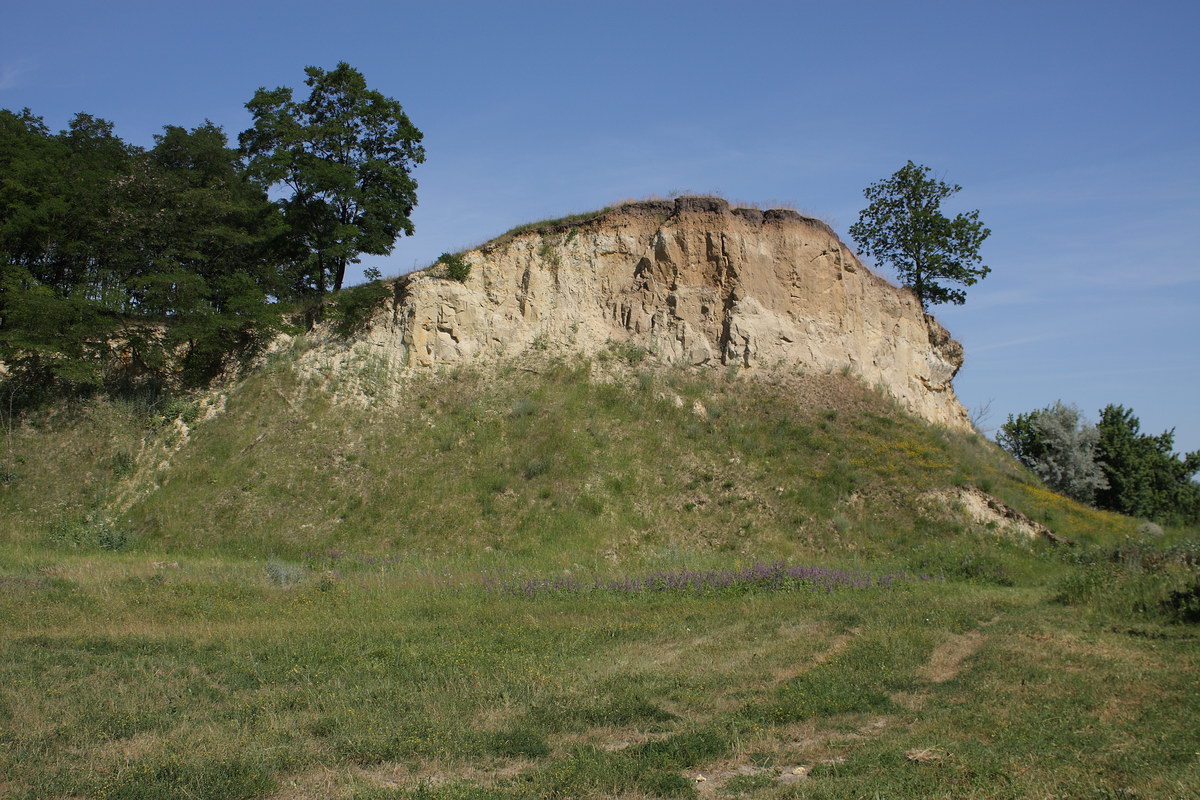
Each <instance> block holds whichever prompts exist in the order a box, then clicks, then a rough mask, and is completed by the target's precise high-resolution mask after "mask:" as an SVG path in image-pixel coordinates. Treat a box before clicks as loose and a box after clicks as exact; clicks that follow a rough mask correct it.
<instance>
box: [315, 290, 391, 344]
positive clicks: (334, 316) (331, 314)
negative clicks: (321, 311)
mask: <svg viewBox="0 0 1200 800" xmlns="http://www.w3.org/2000/svg"><path fill="white" fill-rule="evenodd" d="M391 293H392V290H391V288H390V287H388V286H386V285H384V284H383V283H381V282H379V281H373V282H371V283H364V284H360V285H358V286H351V287H350V288H349V289H342V290H341V291H340V292H338V293H337V294H335V295H334V296H333V299H332V300H330V302H329V305H328V307H327V309H326V311H325V317H326V319H328V320H329V321H330V322H332V323H333V327H334V330H336V331H337V332H338V334H340V335H342V336H352V335H354V334H356V333H358V332H359V331H361V330H362V329H363V328H365V327H366V326H367V323H368V322H370V321H371V317H372V316H373V315H374V314H375V310H376V309H377V308H379V306H380V305H381V304H382V303H383V301H384V300H386V299H387V298H388V297H389V296H390V295H391Z"/></svg>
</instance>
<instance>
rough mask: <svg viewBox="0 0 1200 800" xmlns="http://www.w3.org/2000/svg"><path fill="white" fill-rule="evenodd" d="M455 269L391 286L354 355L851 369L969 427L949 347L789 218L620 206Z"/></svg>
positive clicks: (803, 220)
mask: <svg viewBox="0 0 1200 800" xmlns="http://www.w3.org/2000/svg"><path fill="white" fill-rule="evenodd" d="M464 257H465V258H466V260H467V261H468V262H469V263H470V264H471V276H470V279H469V280H468V281H467V282H466V283H457V282H454V281H450V280H446V279H444V278H441V277H438V276H437V272H438V268H437V267H435V268H432V269H430V270H425V271H424V272H419V273H414V274H412V275H409V276H405V277H404V278H401V279H400V280H399V281H398V282H397V284H396V297H395V300H394V301H392V302H389V304H388V307H387V309H386V313H381V314H380V316H379V317H378V318H377V319H376V320H375V321H374V322H373V324H372V325H371V327H370V328H369V329H368V330H367V331H366V332H365V333H364V334H363V335H362V337H361V340H360V341H359V342H358V343H357V344H356V345H355V346H354V348H352V350H358V351H360V352H365V353H368V354H370V355H371V357H373V358H375V359H376V361H379V360H380V359H383V360H384V362H385V366H384V368H385V369H386V370H387V371H390V372H391V373H392V374H396V375H398V374H401V373H405V372H412V371H421V370H430V369H435V368H439V367H446V366H454V365H459V364H465V363H479V364H483V363H489V362H491V363H494V362H498V361H501V360H504V359H512V358H517V357H519V356H520V354H521V353H523V352H525V351H527V350H530V349H537V350H553V351H572V352H578V353H582V354H591V353H595V352H596V351H598V350H601V349H603V348H606V347H609V346H611V343H612V342H617V343H627V344H631V345H635V346H640V347H644V348H645V349H646V350H647V351H649V352H650V353H651V354H652V355H653V356H655V357H656V358H657V359H659V360H660V361H662V362H665V363H669V364H684V365H703V366H713V367H719V366H723V365H737V366H739V367H743V368H747V369H751V370H769V369H780V368H800V369H803V370H807V371H833V370H841V369H843V368H846V367H849V369H851V370H853V371H854V372H856V373H857V374H859V375H860V376H861V377H862V379H863V380H865V381H866V382H868V383H869V384H872V385H875V384H880V385H882V386H883V387H884V388H886V389H887V390H888V391H890V392H891V393H892V394H893V395H894V396H895V397H896V398H897V399H898V400H899V401H900V402H901V403H902V404H903V405H904V406H905V407H907V408H908V409H909V410H910V411H912V412H914V413H915V414H917V415H919V416H922V417H924V418H926V419H928V420H930V421H932V422H937V423H941V424H943V425H946V426H949V427H953V428H961V429H967V428H969V427H970V423H969V421H968V419H967V414H966V412H965V411H964V410H963V408H962V406H961V405H960V404H959V402H958V399H957V398H956V397H955V395H954V390H953V387H952V386H951V379H952V378H953V377H954V375H955V373H956V372H957V371H958V369H959V367H961V366H962V347H961V346H960V345H959V344H958V343H957V342H955V341H954V340H953V339H951V338H950V336H949V334H948V333H947V332H946V330H945V329H944V328H942V326H941V325H939V324H938V323H937V321H936V320H934V319H933V317H930V316H927V315H925V314H924V313H923V312H922V310H921V307H920V304H918V302H917V300H916V298H915V297H914V296H913V295H912V293H911V292H909V291H907V290H903V289H899V288H897V287H895V286H892V285H891V284H889V283H887V282H886V281H884V280H883V279H881V278H879V277H878V276H876V275H875V274H873V273H872V272H870V271H869V270H868V269H866V268H865V267H864V266H863V265H862V264H861V263H860V262H859V261H858V259H857V258H855V256H854V255H853V253H851V252H850V250H849V249H848V248H847V247H846V246H845V245H844V244H843V243H842V242H841V241H840V240H839V239H838V237H837V235H836V234H834V232H833V231H832V230H831V229H830V228H829V227H828V226H827V225H825V224H824V223H822V222H820V221H818V220H814V219H810V218H808V217H803V216H801V215H799V214H797V213H795V212H793V211H766V212H762V211H757V210H754V209H730V207H729V205H728V204H727V203H726V202H725V201H724V200H719V199H716V198H707V197H684V198H680V199H678V200H675V201H673V202H668V201H652V202H645V203H633V204H628V205H624V206H620V207H617V208H615V209H612V210H610V211H607V212H605V213H603V214H601V215H599V216H598V217H595V218H593V219H591V220H588V221H586V222H583V223H580V224H578V225H574V226H559V227H554V228H550V227H547V228H543V229H541V230H538V231H533V232H528V233H522V234H518V235H515V236H506V237H501V238H500V239H497V240H495V241H493V242H490V243H488V244H486V245H483V246H482V247H480V248H479V249H476V250H472V251H469V252H467V253H465V254H464ZM321 349H322V350H325V352H326V356H327V358H328V357H329V356H333V354H332V353H330V352H329V351H328V347H327V346H323V347H322V348H321ZM346 358H347V357H346V356H340V357H335V358H334V359H333V360H334V361H337V362H343V363H344V362H345V361H346ZM327 363H328V362H327Z"/></svg>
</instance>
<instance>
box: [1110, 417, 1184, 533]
mask: <svg viewBox="0 0 1200 800" xmlns="http://www.w3.org/2000/svg"><path fill="white" fill-rule="evenodd" d="M1140 427H1141V423H1140V422H1139V420H1138V418H1137V417H1136V416H1134V413H1133V410H1132V409H1127V408H1124V407H1123V406H1119V405H1109V406H1107V407H1106V408H1105V409H1104V410H1103V411H1101V412H1100V425H1099V432H1100V440H1099V446H1098V452H1097V460H1098V461H1099V463H1100V467H1101V469H1102V470H1103V471H1104V475H1105V477H1106V478H1107V479H1108V486H1107V488H1105V489H1104V490H1102V491H1101V492H1100V493H1099V494H1098V495H1097V497H1096V501H1097V505H1099V506H1100V507H1101V508H1106V509H1109V510H1112V511H1119V512H1121V513H1122V514H1129V515H1131V516H1136V517H1147V518H1150V519H1154V520H1158V521H1163V522H1180V523H1195V522H1197V521H1200V486H1198V485H1197V484H1196V483H1195V482H1194V481H1193V480H1192V476H1193V475H1195V474H1196V472H1198V471H1200V450H1197V451H1195V452H1192V453H1186V454H1184V455H1182V456H1178V455H1175V453H1174V452H1173V451H1174V445H1175V432H1174V430H1170V431H1165V432H1163V433H1161V434H1159V435H1157V436H1152V435H1149V434H1144V433H1141V432H1140V430H1139V429H1140Z"/></svg>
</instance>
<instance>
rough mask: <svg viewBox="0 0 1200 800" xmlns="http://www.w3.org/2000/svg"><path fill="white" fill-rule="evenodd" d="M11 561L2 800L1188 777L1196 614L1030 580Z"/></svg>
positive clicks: (842, 790) (955, 790) (1006, 789)
mask: <svg viewBox="0 0 1200 800" xmlns="http://www.w3.org/2000/svg"><path fill="white" fill-rule="evenodd" d="M4 567H5V570H4V577H3V578H2V579H0V580H3V584H4V589H5V591H4V595H3V600H0V603H2V605H0V608H2V616H0V619H2V620H3V623H4V631H3V640H2V644H0V650H2V653H3V655H2V657H0V687H2V688H0V725H2V727H0V769H2V774H3V775H4V780H5V783H4V785H3V789H4V794H5V796H13V797H21V796H30V797H97V798H157V797H197V798H235V797H241V798H250V797H278V798H285V797H286V798H293V797H296V798H301V797H312V798H323V797H335V798H342V797H345V798H405V797H445V798H459V797H503V798H509V797H514V798H515V797H530V798H533V797H581V796H625V797H641V796H678V797H688V796H695V795H696V794H699V795H700V796H714V797H726V796H729V797H733V796H741V795H746V796H752V797H805V798H817V797H838V798H841V797H873V796H876V794H878V796H881V797H1110V796H1113V797H1115V796H1122V797H1146V798H1163V797H1190V796H1195V787H1196V786H1197V785H1200V768H1198V758H1197V753H1196V751H1197V750H1198V749H1200V736H1198V733H1197V728H1196V725H1195V720H1196V718H1197V716H1198V715H1200V692H1198V691H1197V685H1196V676H1197V674H1200V672H1198V669H1197V668H1198V667H1200V663H1198V661H1200V648H1198V647H1197V635H1196V632H1195V628H1194V627H1190V626H1185V625H1180V624H1172V623H1169V622H1166V621H1162V620H1149V619H1145V618H1139V617H1135V616H1131V615H1124V616H1123V615H1119V614H1114V613H1110V612H1105V611H1103V610H1099V609H1095V608H1089V607H1086V606H1083V607H1081V606H1077V605H1066V604H1064V603H1062V602H1061V601H1060V602H1051V600H1052V597H1051V596H1050V593H1049V592H1047V591H1046V590H1045V589H1042V588H1037V587H1000V586H988V585H984V584H980V583H977V582H944V581H939V580H928V581H926V580H920V579H916V580H899V581H897V582H895V583H893V584H892V585H891V586H890V587H889V588H877V587H855V586H845V587H841V588H834V589H833V590H832V591H826V590H824V589H821V590H817V591H813V590H812V589H810V588H807V587H806V586H805V585H804V584H794V585H790V586H784V587H782V588H780V589H778V590H775V589H772V588H771V587H770V586H768V585H762V586H753V585H749V586H732V587H728V588H726V589H724V590H720V591H699V592H689V591H686V590H682V591H648V592H640V593H633V592H625V591H621V590H607V589H602V590H589V591H584V592H578V593H571V592H563V591H557V592H556V591H545V592H540V593H534V594H533V596H532V597H530V596H526V595H524V594H518V595H510V594H504V593H497V592H496V591H494V590H492V589H488V588H486V586H484V585H482V584H481V582H480V578H479V576H478V575H452V576H444V575H439V574H430V573H424V574H414V573H413V571H412V570H410V569H408V568H400V567H398V568H374V569H372V568H366V567H363V568H357V569H349V570H347V569H340V570H339V569H335V570H332V571H330V570H325V569H312V570H302V569H301V568H300V567H299V566H296V565H292V566H291V569H292V570H293V572H292V573H291V575H290V576H288V575H280V574H279V572H280V569H281V567H280V565H278V564H275V565H273V569H271V570H267V569H264V568H263V566H262V565H261V564H251V563H243V564H236V563H230V562H224V561H217V560H188V559H181V560H179V561H178V563H177V564H176V562H171V563H169V564H163V563H162V562H159V563H158V564H157V565H155V564H154V563H152V562H151V561H150V560H148V559H146V558H144V557H134V556H123V555H114V556H107V557H77V558H60V559H55V560H53V561H49V560H45V559H44V558H42V557H34V558H29V557H24V556H21V555H18V554H13V553H10V554H8V555H7V557H6V558H5V564H4ZM284 579H292V580H295V581H296V583H295V584H292V585H288V584H283V585H281V581H282V580H284ZM701 778H703V780H701Z"/></svg>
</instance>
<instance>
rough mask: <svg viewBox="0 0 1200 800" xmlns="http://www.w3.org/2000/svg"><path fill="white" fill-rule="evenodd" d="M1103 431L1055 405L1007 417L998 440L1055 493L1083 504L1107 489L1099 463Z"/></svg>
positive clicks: (1073, 409)
mask: <svg viewBox="0 0 1200 800" xmlns="http://www.w3.org/2000/svg"><path fill="white" fill-rule="evenodd" d="M1099 439H1100V432H1099V431H1098V430H1097V428H1096V426H1095V425H1089V424H1087V423H1086V422H1084V421H1083V419H1082V414H1080V412H1079V409H1078V408H1076V407H1075V406H1066V405H1063V404H1062V403H1061V402H1056V403H1055V404H1054V405H1052V406H1049V407H1048V408H1041V409H1038V410H1036V411H1030V412H1029V413H1027V414H1018V415H1017V416H1016V417H1013V415H1012V414H1009V415H1008V421H1007V422H1005V423H1004V425H1002V426H1001V427H1000V431H999V432H998V433H997V434H996V441H997V442H999V444H1000V446H1001V447H1003V448H1004V449H1005V450H1007V451H1008V452H1010V453H1012V455H1013V457H1014V458H1016V459H1017V460H1018V461H1020V462H1021V463H1022V464H1024V465H1025V466H1027V467H1029V469H1030V470H1032V471H1033V473H1034V474H1035V475H1037V476H1038V477H1039V478H1041V479H1042V480H1043V481H1045V483H1046V485H1047V486H1049V487H1050V488H1052V489H1054V490H1055V491H1056V492H1059V493H1061V494H1064V495H1066V496H1067V497H1070V498H1073V499H1075V500H1079V501H1080V502H1083V503H1091V502H1093V501H1094V500H1095V497H1096V491H1097V490H1099V489H1104V488H1105V486H1107V482H1106V481H1105V476H1104V474H1103V473H1102V472H1101V469H1100V465H1099V464H1098V463H1097V461H1096V445H1097V442H1098V441H1099Z"/></svg>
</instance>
